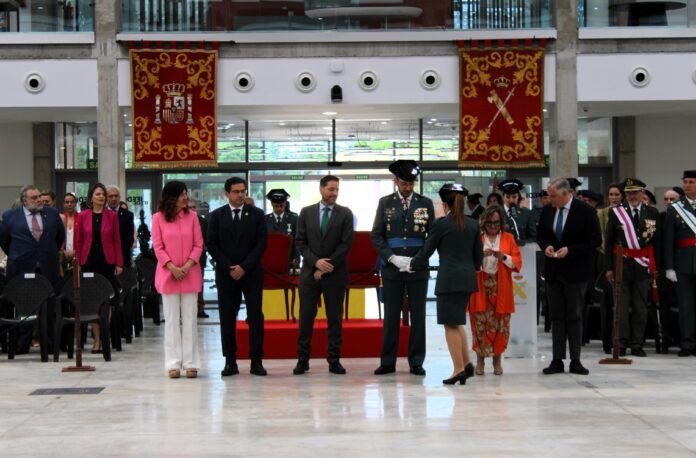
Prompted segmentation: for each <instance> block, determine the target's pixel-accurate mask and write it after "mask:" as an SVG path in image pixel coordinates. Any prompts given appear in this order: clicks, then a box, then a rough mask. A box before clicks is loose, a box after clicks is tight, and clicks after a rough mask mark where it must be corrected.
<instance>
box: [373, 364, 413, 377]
mask: <svg viewBox="0 0 696 458" xmlns="http://www.w3.org/2000/svg"><path fill="white" fill-rule="evenodd" d="M380 367H381V366H380ZM409 372H410V373H412V374H413V375H425V369H423V366H420V365H418V366H411V369H409ZM375 373H377V372H376V371H375Z"/></svg>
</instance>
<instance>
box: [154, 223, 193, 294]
mask: <svg viewBox="0 0 696 458" xmlns="http://www.w3.org/2000/svg"><path fill="white" fill-rule="evenodd" d="M152 247H153V248H154V249H155V256H157V271H156V272H155V288H157V291H158V292H159V293H160V294H186V293H197V292H199V291H201V289H202V288H203V275H202V274H201V266H200V264H198V261H199V259H200V258H201V253H202V252H203V235H202V233H201V224H200V223H199V222H198V216H197V215H196V212H192V211H190V212H188V213H184V212H180V213H179V214H178V215H177V217H176V219H175V220H174V221H172V222H171V223H170V222H169V221H167V220H166V219H165V218H164V214H163V213H162V212H157V213H155V214H154V215H152ZM189 259H190V260H192V261H193V262H194V264H193V267H191V270H189V272H188V275H186V277H184V279H183V280H181V281H177V280H176V279H175V278H174V277H173V276H172V273H171V272H170V271H169V269H167V267H166V265H167V263H168V262H169V261H171V262H172V263H174V265H175V266H177V267H181V266H183V265H184V264H185V263H186V261H188V260H189Z"/></svg>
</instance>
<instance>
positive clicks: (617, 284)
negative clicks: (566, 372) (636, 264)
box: [599, 243, 633, 364]
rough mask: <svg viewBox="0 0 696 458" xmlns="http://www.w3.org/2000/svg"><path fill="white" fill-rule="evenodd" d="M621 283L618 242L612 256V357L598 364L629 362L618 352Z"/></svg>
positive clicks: (621, 272)
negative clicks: (614, 254)
mask: <svg viewBox="0 0 696 458" xmlns="http://www.w3.org/2000/svg"><path fill="white" fill-rule="evenodd" d="M621 283H623V246H621V244H620V243H619V245H618V249H617V250H616V256H615V258H614V339H613V347H614V348H613V349H612V355H611V356H612V357H611V358H604V359H601V360H599V364H631V363H632V362H633V361H631V360H630V359H628V358H621V357H620V354H619V347H620V344H621V342H620V334H621Z"/></svg>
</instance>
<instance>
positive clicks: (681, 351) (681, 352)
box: [677, 350, 691, 358]
mask: <svg viewBox="0 0 696 458" xmlns="http://www.w3.org/2000/svg"><path fill="white" fill-rule="evenodd" d="M677 356H679V357H681V358H684V357H685V356H691V352H690V351H688V350H679V353H677Z"/></svg>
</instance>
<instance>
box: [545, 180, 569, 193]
mask: <svg viewBox="0 0 696 458" xmlns="http://www.w3.org/2000/svg"><path fill="white" fill-rule="evenodd" d="M549 188H553V189H555V190H556V191H563V190H565V191H568V192H571V191H572V188H571V187H570V183H568V180H566V179H565V178H562V177H557V178H554V179H553V180H551V181H549Z"/></svg>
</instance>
